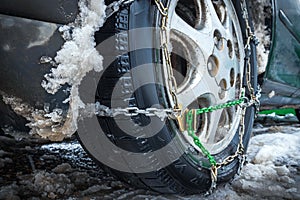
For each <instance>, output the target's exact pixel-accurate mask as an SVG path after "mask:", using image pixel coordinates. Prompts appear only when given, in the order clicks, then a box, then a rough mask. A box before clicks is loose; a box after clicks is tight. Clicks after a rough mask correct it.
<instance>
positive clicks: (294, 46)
mask: <svg viewBox="0 0 300 200" xmlns="http://www.w3.org/2000/svg"><path fill="white" fill-rule="evenodd" d="M273 8H274V9H273V22H272V27H273V29H272V42H271V49H270V55H269V59H268V64H267V69H266V72H265V75H264V81H263V85H262V88H263V90H262V91H263V96H262V99H261V103H262V105H265V106H275V107H277V108H278V107H282V106H285V107H289V106H291V107H293V108H295V109H296V113H297V116H298V118H299V107H300V1H298V0H296V1H294V0H288V1H282V0H275V1H274V2H273Z"/></svg>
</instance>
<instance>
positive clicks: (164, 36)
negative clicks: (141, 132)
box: [95, 0, 260, 194]
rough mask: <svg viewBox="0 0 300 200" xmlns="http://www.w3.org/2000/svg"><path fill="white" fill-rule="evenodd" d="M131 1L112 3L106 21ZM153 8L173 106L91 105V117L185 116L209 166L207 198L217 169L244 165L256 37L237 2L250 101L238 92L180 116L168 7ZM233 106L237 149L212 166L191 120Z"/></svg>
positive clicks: (256, 101) (252, 101) (254, 96)
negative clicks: (234, 97)
mask: <svg viewBox="0 0 300 200" xmlns="http://www.w3.org/2000/svg"><path fill="white" fill-rule="evenodd" d="M133 1H134V0H119V1H115V2H113V3H112V4H110V5H109V6H108V8H107V9H106V11H107V17H110V16H111V15H112V14H113V13H115V12H116V11H117V10H118V9H119V7H120V6H121V5H122V4H124V3H125V4H128V3H131V2H133ZM154 1H155V4H156V6H157V9H158V10H159V12H160V14H161V16H162V19H161V26H160V29H161V48H162V54H163V58H164V60H163V62H165V64H166V66H167V73H168V77H169V80H168V84H169V89H170V91H169V92H170V94H171V95H172V98H173V101H174V103H175V106H174V108H167V109H161V108H146V109H139V108H138V107H127V108H109V107H107V106H104V105H101V104H100V103H99V102H96V104H95V114H96V115H97V116H100V117H115V116H118V115H124V116H128V117H134V116H137V115H139V114H143V115H145V116H149V117H154V116H156V117H159V118H160V119H161V120H162V121H163V120H164V119H166V118H172V119H176V118H177V119H178V116H180V115H185V118H184V119H185V120H186V129H185V130H186V131H187V132H188V135H189V136H190V137H192V139H193V141H194V143H195V145H196V146H198V147H199V148H200V150H201V152H202V153H203V155H205V156H206V157H207V158H208V160H209V162H210V164H211V168H210V170H211V180H212V182H211V187H210V189H209V191H208V193H209V194H210V193H211V192H212V191H213V189H214V188H215V187H216V183H217V178H218V169H220V168H221V167H223V166H226V165H228V164H230V163H231V162H233V161H234V160H235V159H236V158H238V159H239V169H238V173H239V171H240V170H241V167H242V166H243V164H244V162H245V155H244V153H245V150H244V145H243V137H244V133H245V123H244V122H245V113H246V108H247V107H249V106H252V105H255V106H256V108H257V109H258V107H259V104H260V103H259V98H260V89H258V91H257V92H256V93H255V89H254V88H253V86H252V84H251V60H250V55H251V46H250V44H251V42H252V41H254V42H255V41H256V37H255V35H254V33H253V32H252V30H251V27H250V23H249V17H248V11H247V5H246V2H245V1H244V0H241V6H242V10H243V18H244V20H245V23H246V37H247V40H246V41H247V42H246V45H245V53H246V57H245V61H246V82H247V89H248V90H249V92H250V99H248V98H247V97H245V89H241V94H240V98H239V99H238V100H233V101H229V102H227V103H224V104H219V105H215V106H210V107H207V108H201V109H192V110H186V111H185V112H182V110H181V109H180V108H179V105H178V101H177V97H176V91H177V84H176V81H175V77H174V75H173V70H172V64H171V53H170V52H169V49H168V46H169V44H168V41H169V38H168V32H167V23H168V7H165V6H164V4H163V2H162V1H160V0H154ZM233 106H240V107H241V108H242V113H241V119H240V126H239V129H240V130H239V144H238V146H237V149H236V151H235V153H234V154H233V155H230V156H228V157H226V158H225V159H224V160H223V161H222V162H216V160H215V158H214V157H213V156H212V155H211V154H210V152H209V151H208V150H207V149H206V148H205V147H204V146H203V145H202V143H201V141H200V140H199V138H198V136H197V135H196V134H195V133H196V129H195V127H194V123H196V122H195V120H194V119H195V117H194V116H196V115H200V114H203V113H208V112H213V111H216V110H219V109H224V108H229V107H233Z"/></svg>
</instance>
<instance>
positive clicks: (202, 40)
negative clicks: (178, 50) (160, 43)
mask: <svg viewBox="0 0 300 200" xmlns="http://www.w3.org/2000/svg"><path fill="white" fill-rule="evenodd" d="M170 23H171V26H170V29H171V34H172V33H173V34H175V35H176V36H177V37H181V38H182V40H185V42H188V43H189V44H190V46H191V47H192V49H190V50H193V49H195V48H197V49H198V48H199V47H200V48H201V47H205V48H201V52H202V54H204V55H206V57H208V56H207V55H211V53H212V51H213V48H214V43H213V41H212V33H211V32H209V31H204V30H201V31H199V30H197V29H195V28H194V27H192V26H190V25H189V24H188V23H187V22H185V21H184V20H183V19H182V18H181V17H180V16H179V15H177V14H176V13H174V14H173V15H172V19H171V22H170ZM171 37H172V36H171ZM199 44H201V45H199Z"/></svg>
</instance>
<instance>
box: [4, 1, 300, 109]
mask: <svg viewBox="0 0 300 200" xmlns="http://www.w3.org/2000/svg"><path fill="white" fill-rule="evenodd" d="M77 4H78V1H77V0H1V4H0V67H1V71H0V90H1V92H4V93H5V94H8V95H12V96H16V97H18V98H20V99H22V100H23V101H24V102H26V103H28V104H30V105H31V106H33V107H34V108H36V109H44V107H45V104H47V105H50V110H53V109H55V108H63V110H64V111H65V112H67V110H68V104H63V103H62V101H63V100H64V99H66V98H67V97H68V95H69V94H68V92H67V91H66V90H65V88H66V87H67V85H66V86H65V87H63V88H61V89H60V90H59V91H58V92H57V93H56V94H54V95H52V94H49V93H47V92H46V91H45V90H44V88H42V87H41V82H42V80H43V79H44V75H45V74H47V73H49V72H50V70H51V68H52V67H53V66H52V65H51V64H50V63H42V62H41V61H40V58H41V57H42V56H49V57H55V55H56V52H57V51H58V50H59V49H60V48H61V46H62V45H63V43H64V40H63V39H62V37H61V33H60V32H59V31H58V28H59V27H60V26H62V25H65V24H68V23H70V22H73V21H74V20H75V18H76V15H77V14H78V5H77ZM262 88H263V93H264V95H263V98H262V104H263V105H272V106H284V105H293V106H298V105H300V1H299V0H273V30H272V45H271V53H270V55H269V62H268V66H267V71H266V73H265V77H264V85H263V87H262ZM272 91H275V96H273V97H272V98H269V96H268V94H269V93H270V92H272Z"/></svg>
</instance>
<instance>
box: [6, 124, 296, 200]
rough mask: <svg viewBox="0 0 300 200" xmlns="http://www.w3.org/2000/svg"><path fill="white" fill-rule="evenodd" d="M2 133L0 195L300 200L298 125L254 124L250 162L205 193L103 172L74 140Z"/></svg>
mask: <svg viewBox="0 0 300 200" xmlns="http://www.w3.org/2000/svg"><path fill="white" fill-rule="evenodd" d="M14 135H15V136H17V138H19V141H15V140H14V139H12V138H9V137H7V136H0V147H1V149H0V199H70V200H71V199H82V198H83V197H85V199H158V200H159V199H208V200H212V199H230V200H231V199H300V188H299V185H300V125H298V124H293V125H284V126H278V125H277V126H269V127H263V126H262V125H260V124H258V123H257V124H256V128H255V129H254V134H253V135H254V136H253V137H252V139H251V142H250V146H249V149H248V159H247V160H248V163H247V165H246V166H245V167H244V168H243V170H242V172H241V175H240V176H238V177H236V178H235V179H234V180H233V181H232V182H231V183H230V184H226V185H223V186H219V187H218V188H217V190H216V191H215V192H214V193H213V194H212V195H210V196H208V197H203V195H192V196H178V195H161V194H156V193H153V192H150V191H145V190H136V189H133V188H130V187H128V186H125V185H124V184H122V183H121V182H119V181H117V180H115V179H114V178H112V177H110V176H109V175H107V174H106V173H105V172H103V171H102V170H101V169H100V168H99V167H98V166H97V165H96V164H95V163H94V162H93V161H92V160H91V159H90V158H89V157H88V156H87V155H86V153H85V152H84V151H83V150H82V148H81V147H80V145H79V144H78V142H77V141H76V140H71V141H67V142H64V143H51V144H48V143H47V144H43V143H44V142H46V141H36V140H35V139H28V138H27V139H26V138H25V139H24V138H23V139H22V140H21V139H20V137H19V135H18V134H17V135H16V134H14Z"/></svg>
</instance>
